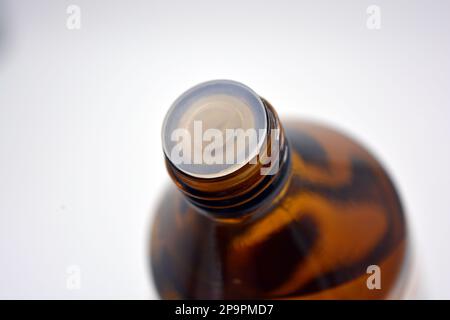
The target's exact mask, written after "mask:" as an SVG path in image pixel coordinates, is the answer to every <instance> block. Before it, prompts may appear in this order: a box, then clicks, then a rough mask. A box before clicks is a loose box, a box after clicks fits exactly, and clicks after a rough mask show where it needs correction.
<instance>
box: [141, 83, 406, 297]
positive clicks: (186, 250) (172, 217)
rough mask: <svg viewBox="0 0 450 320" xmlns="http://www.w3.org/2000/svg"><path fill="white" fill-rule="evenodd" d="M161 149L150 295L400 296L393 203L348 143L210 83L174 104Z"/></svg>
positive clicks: (364, 156)
mask: <svg viewBox="0 0 450 320" xmlns="http://www.w3.org/2000/svg"><path fill="white" fill-rule="evenodd" d="M243 133H245V134H243ZM255 133H256V134H255ZM243 136H244V138H243ZM255 136H256V137H257V138H256V139H255ZM162 141H163V151H164V156H165V162H166V166H167V170H168V172H169V175H170V177H171V178H172V180H173V182H174V185H172V186H171V187H170V189H169V190H167V191H166V193H165V194H164V196H163V198H162V200H161V202H160V205H159V207H158V209H157V212H156V216H155V220H154V223H153V228H152V233H151V234H152V236H151V245H150V251H151V253H150V262H151V268H152V273H153V278H154V282H155V285H156V289H157V291H158V293H159V295H160V296H161V298H164V299H388V298H400V297H401V289H402V288H403V286H404V281H405V280H404V279H405V276H404V274H405V272H406V271H405V270H406V269H407V268H406V265H407V262H406V261H407V256H408V255H407V252H408V240H407V228H406V222H405V215H404V212H403V209H402V205H401V201H400V199H399V196H398V194H397V192H396V190H395V188H394V186H393V183H392V182H391V180H390V178H389V177H388V175H387V173H386V172H385V170H384V169H383V167H382V166H381V165H380V163H379V162H378V161H377V160H376V159H375V158H374V157H373V156H372V155H371V154H370V153H369V152H368V151H367V150H365V149H364V148H363V147H362V146H361V145H359V144H358V143H356V142H355V141H353V140H352V139H351V138H349V137H347V136H345V135H343V134H342V133H339V132H337V131H335V130H333V129H331V128H329V127H326V126H323V125H319V124H316V123H312V122H307V121H296V120H291V119H287V121H284V122H283V123H281V122H280V120H279V118H278V116H277V114H276V112H275V110H274V108H273V107H272V106H271V105H270V104H269V102H267V101H266V100H265V99H263V98H261V97H260V96H259V95H257V94H256V93H255V92H254V91H253V90H251V89H250V88H248V87H246V86H245V85H243V84H240V83H238V82H234V81H229V80H216V81H209V82H205V83H202V84H199V85H197V86H195V87H194V88H192V89H190V90H188V91H186V92H185V93H184V94H182V95H181V96H180V97H179V98H178V99H177V100H176V101H175V102H174V104H173V105H172V107H171V108H170V110H169V111H168V113H167V115H166V118H165V120H164V123H163V128H162ZM227 160H229V161H227ZM231 160H233V161H231Z"/></svg>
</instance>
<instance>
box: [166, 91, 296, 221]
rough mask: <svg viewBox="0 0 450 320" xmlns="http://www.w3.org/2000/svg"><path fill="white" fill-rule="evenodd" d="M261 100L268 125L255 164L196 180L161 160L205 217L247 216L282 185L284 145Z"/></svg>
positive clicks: (287, 158)
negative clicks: (223, 174) (219, 175)
mask: <svg viewBox="0 0 450 320" xmlns="http://www.w3.org/2000/svg"><path fill="white" fill-rule="evenodd" d="M261 100H262V102H263V104H264V107H265V110H266V114H267V123H268V126H267V131H266V133H265V138H264V143H263V145H262V147H261V150H260V152H259V153H258V155H257V156H256V157H257V159H256V161H248V162H247V163H246V164H245V165H243V166H242V167H241V168H239V169H238V170H236V171H235V172H232V173H230V174H227V175H225V176H222V177H216V178H199V177H194V176H191V175H189V174H187V173H185V172H183V171H181V170H179V169H178V168H177V167H176V166H175V165H174V164H172V162H171V161H170V159H169V158H168V157H167V156H166V157H165V160H166V167H167V170H168V172H169V175H170V176H171V178H172V180H173V181H174V182H175V184H176V186H177V187H178V189H180V190H181V192H182V193H183V194H184V195H185V196H186V197H187V199H188V200H189V201H190V202H191V203H192V204H193V205H194V206H196V207H197V208H198V209H200V211H202V212H204V213H206V214H207V215H210V216H213V217H215V218H219V219H227V218H230V219H235V218H240V217H245V216H249V215H251V214H252V213H255V212H258V211H260V209H261V208H262V207H263V206H265V205H267V204H269V203H272V202H273V201H274V200H275V199H276V197H277V196H278V195H279V194H280V192H281V190H282V188H283V186H284V185H285V184H286V181H287V178H288V176H289V171H290V155H289V148H288V144H287V141H286V139H285V135H284V131H283V128H282V126H281V123H280V120H279V118H278V116H277V114H276V112H275V110H274V109H273V107H272V106H271V105H270V104H269V103H268V102H267V101H266V100H264V99H262V98H261ZM253 160H255V159H253Z"/></svg>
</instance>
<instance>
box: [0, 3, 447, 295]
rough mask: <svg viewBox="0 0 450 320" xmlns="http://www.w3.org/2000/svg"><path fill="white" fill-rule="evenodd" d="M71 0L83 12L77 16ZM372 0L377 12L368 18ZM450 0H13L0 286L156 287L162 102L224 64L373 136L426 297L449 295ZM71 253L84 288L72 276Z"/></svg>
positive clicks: (304, 108)
mask: <svg viewBox="0 0 450 320" xmlns="http://www.w3.org/2000/svg"><path fill="white" fill-rule="evenodd" d="M263 3H264V4H263ZM70 4H76V5H78V6H80V8H81V29H80V30H68V29H67V28H66V19H67V17H68V14H67V13H66V8H67V6H68V5H70ZM371 4H376V5H378V6H379V7H380V8H381V29H380V30H369V29H368V28H367V27H366V20H367V18H368V15H367V13H366V9H367V7H368V6H369V5H371ZM449 12H450V2H448V1H376V2H369V1H361V0H355V1H331V0H330V1H310V2H306V1H305V2H299V1H193V0H191V1H177V2H175V1H106V0H103V1H100V0H89V1H88V0H72V1H42V0H41V1H31V0H30V1H24V0H22V1H17V0H15V1H1V2H0V298H64V299H65V298H68V299H70V298H156V294H155V291H154V288H153V285H152V281H151V278H150V275H149V268H148V261H147V260H148V255H147V249H148V239H149V230H150V225H151V219H152V212H153V209H154V207H155V205H156V203H157V201H158V199H159V197H160V195H161V191H162V188H163V186H164V185H166V184H168V183H169V178H168V176H167V174H166V172H165V168H164V164H163V157H162V149H161V144H160V128H161V123H162V119H163V117H164V114H165V112H166V111H167V109H168V108H169V106H170V104H171V103H172V101H173V100H174V99H175V98H176V97H177V96H178V95H179V94H181V93H182V92H183V91H184V90H186V89H188V88H189V87H191V86H193V85H195V84H197V83H199V82H203V81H206V80H211V79H217V78H228V79H233V80H237V81H240V82H242V83H244V84H246V85H248V86H250V87H251V88H253V89H254V90H255V91H256V92H257V93H259V94H260V95H262V96H264V97H265V98H267V99H268V100H269V101H270V102H271V103H272V104H273V105H274V106H275V107H276V109H277V111H278V113H279V114H280V115H281V116H282V117H286V116H294V115H295V116H297V117H302V118H305V119H315V120H319V121H322V122H326V123H329V124H331V125H333V126H337V127H338V128H343V129H344V130H345V131H346V132H348V133H350V134H352V135H353V136H355V137H357V138H358V139H359V140H360V141H362V142H363V143H364V144H365V145H366V146H368V147H369V148H370V149H371V150H374V151H375V153H376V155H377V156H378V157H379V158H380V159H381V160H382V162H383V163H385V164H386V166H387V168H388V170H389V171H390V172H391V174H392V176H393V178H394V180H395V181H396V183H397V186H398V189H399V191H400V193H401V195H402V198H403V200H404V204H405V207H406V210H407V213H408V219H409V222H410V225H411V228H412V234H413V236H414V240H415V243H414V249H415V253H416V254H417V255H416V256H417V258H418V261H419V265H420V267H421V269H420V277H419V280H420V284H421V287H422V292H423V294H424V297H427V298H450V230H449V227H450V195H449V190H450V145H449V140H450V127H449V121H450V106H449V103H450V94H449V92H448V90H449V88H450V25H449V23H450V22H449V21H450V20H449ZM72 265H76V266H79V268H80V270H81V288H80V289H79V290H69V289H68V288H67V286H66V281H67V276H68V275H67V273H66V272H67V268H68V267H69V266H72Z"/></svg>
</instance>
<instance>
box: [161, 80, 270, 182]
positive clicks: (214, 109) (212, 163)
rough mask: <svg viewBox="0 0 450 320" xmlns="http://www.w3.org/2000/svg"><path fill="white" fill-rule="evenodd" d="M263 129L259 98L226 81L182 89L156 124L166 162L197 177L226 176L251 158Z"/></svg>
mask: <svg viewBox="0 0 450 320" xmlns="http://www.w3.org/2000/svg"><path fill="white" fill-rule="evenodd" d="M266 132H267V114H266V110H265V107H264V104H263V102H262V100H261V98H260V97H259V96H258V95H257V94H256V93H255V92H254V91H253V90H251V89H250V88H248V87H247V86H245V85H243V84H241V83H238V82H235V81H230V80H213V81H208V82H204V83H201V84H199V85H197V86H195V87H193V88H191V89H189V90H188V91H186V92H185V93H183V94H182V95H181V96H180V97H179V98H178V99H177V100H176V101H175V102H174V103H173V105H172V106H171V108H170V109H169V111H168V113H167V115H166V117H165V119H164V123H163V127H162V142H163V149H164V153H165V155H166V157H167V158H168V159H169V161H170V162H171V163H172V164H173V165H174V166H175V167H176V168H178V169H179V170H181V171H183V172H184V173H186V174H188V175H191V176H194V177H198V178H217V177H222V176H225V175H228V174H230V173H232V172H234V171H236V170H238V169H239V168H241V167H242V166H244V165H245V164H246V163H248V162H250V161H251V160H253V159H255V157H256V156H257V154H258V152H259V150H260V149H261V146H262V145H263V143H264V141H265V137H266Z"/></svg>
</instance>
